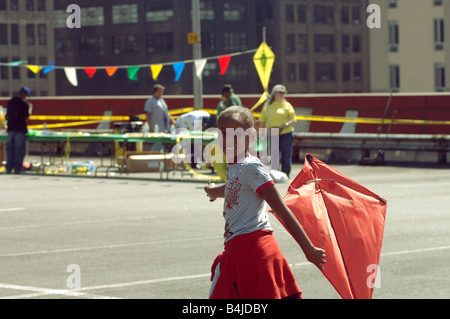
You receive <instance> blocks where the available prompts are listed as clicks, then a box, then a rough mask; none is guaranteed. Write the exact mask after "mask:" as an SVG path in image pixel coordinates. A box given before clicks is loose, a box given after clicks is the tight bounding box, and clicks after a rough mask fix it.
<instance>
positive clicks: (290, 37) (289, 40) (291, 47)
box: [286, 33, 295, 53]
mask: <svg viewBox="0 0 450 319" xmlns="http://www.w3.org/2000/svg"><path fill="white" fill-rule="evenodd" d="M294 52H295V34H293V33H290V34H286V53H294Z"/></svg>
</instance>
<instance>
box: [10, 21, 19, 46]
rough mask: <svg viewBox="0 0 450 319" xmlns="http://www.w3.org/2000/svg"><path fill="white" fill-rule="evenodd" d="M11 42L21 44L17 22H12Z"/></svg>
mask: <svg viewBox="0 0 450 319" xmlns="http://www.w3.org/2000/svg"><path fill="white" fill-rule="evenodd" d="M11 44H12V45H18V44H19V24H17V23H12V24H11Z"/></svg>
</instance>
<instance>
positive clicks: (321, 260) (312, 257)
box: [261, 185, 326, 270]
mask: <svg viewBox="0 0 450 319" xmlns="http://www.w3.org/2000/svg"><path fill="white" fill-rule="evenodd" d="M261 196H262V198H264V200H265V201H266V202H267V204H269V206H270V208H272V210H273V211H274V212H275V214H276V215H277V216H278V217H279V218H280V220H281V222H282V223H283V225H284V226H285V227H286V228H287V230H288V231H289V233H290V234H291V235H292V236H293V237H294V239H295V240H296V241H297V243H298V244H299V245H300V247H301V248H302V250H303V253H304V254H305V256H306V258H307V259H308V261H310V262H311V263H313V264H314V265H316V266H317V267H318V268H319V269H321V270H322V269H323V266H322V265H321V264H325V257H326V254H325V250H323V249H321V248H317V247H314V245H313V244H312V243H311V241H310V240H309V238H308V236H307V235H306V233H305V231H304V230H303V227H302V226H301V225H300V223H299V222H298V221H297V219H296V218H295V216H294V214H293V213H292V211H291V210H290V209H289V208H288V207H287V206H286V204H285V203H284V201H283V199H282V198H281V196H280V194H279V193H278V191H277V189H276V188H275V185H271V186H269V187H267V188H265V189H264V190H263V191H262V192H261Z"/></svg>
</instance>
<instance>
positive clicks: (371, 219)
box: [283, 154, 387, 299]
mask: <svg viewBox="0 0 450 319" xmlns="http://www.w3.org/2000/svg"><path fill="white" fill-rule="evenodd" d="M283 199H284V201H285V203H286V205H287V206H288V207H289V208H290V209H291V211H292V212H293V213H294V215H295V217H296V218H297V220H298V221H299V223H300V224H301V225H302V227H303V228H304V230H305V232H306V234H307V235H308V237H309V238H310V240H311V242H312V243H313V245H315V246H316V247H319V248H322V249H324V250H325V251H326V254H327V258H326V264H325V265H324V269H323V270H322V273H323V274H324V276H325V277H326V278H327V279H328V281H329V282H330V283H331V284H332V285H333V287H334V288H335V289H336V291H337V292H338V293H339V295H340V296H341V297H342V298H344V299H371V298H372V295H373V288H374V284H373V282H374V280H375V277H376V272H377V270H378V265H379V262H380V253H381V245H382V241H383V232H384V225H385V219H386V210H387V201H386V200H385V199H383V198H381V197H380V196H378V195H376V194H375V193H373V192H371V191H370V190H368V189H367V188H365V187H363V186H361V185H360V184H358V183H356V182H355V181H353V180H351V179H349V178H348V177H346V176H345V175H343V174H341V173H340V172H338V171H336V170H334V169H333V168H331V167H329V166H327V165H326V164H325V163H323V162H322V161H320V160H318V159H316V158H315V157H314V156H312V155H310V154H308V155H307V156H306V158H305V164H304V167H303V169H302V170H301V171H300V173H299V174H298V176H297V177H296V178H295V179H294V180H293V181H292V183H291V185H290V186H289V188H288V191H287V192H286V194H285V195H284V197H283Z"/></svg>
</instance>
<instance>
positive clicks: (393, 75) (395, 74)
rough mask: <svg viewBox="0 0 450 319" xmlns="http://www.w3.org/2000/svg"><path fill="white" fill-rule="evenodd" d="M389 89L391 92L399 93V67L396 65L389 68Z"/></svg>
mask: <svg viewBox="0 0 450 319" xmlns="http://www.w3.org/2000/svg"><path fill="white" fill-rule="evenodd" d="M389 77H390V81H389V82H390V88H391V91H392V92H399V91H400V67H399V66H398V65H390V66H389Z"/></svg>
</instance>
